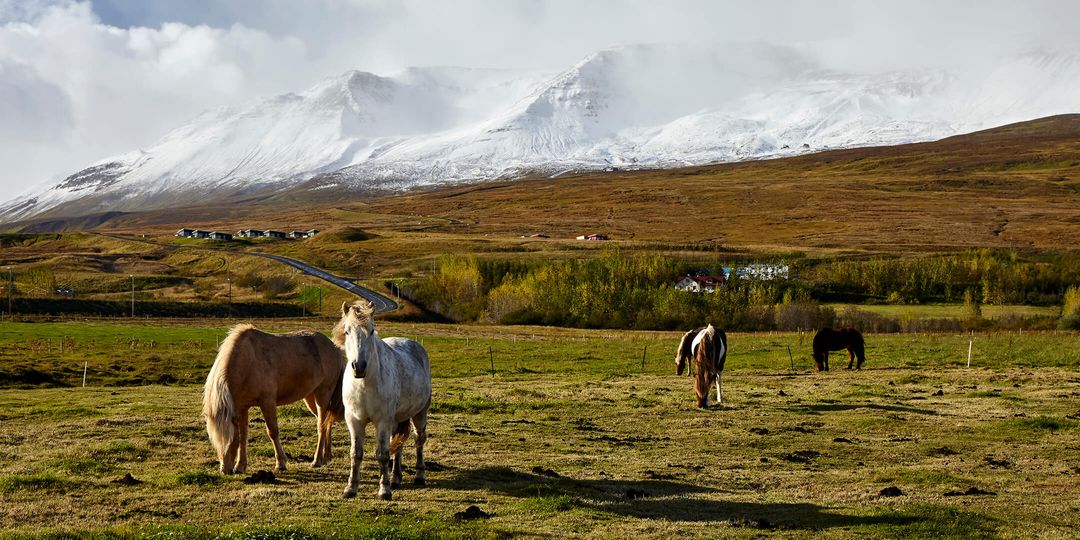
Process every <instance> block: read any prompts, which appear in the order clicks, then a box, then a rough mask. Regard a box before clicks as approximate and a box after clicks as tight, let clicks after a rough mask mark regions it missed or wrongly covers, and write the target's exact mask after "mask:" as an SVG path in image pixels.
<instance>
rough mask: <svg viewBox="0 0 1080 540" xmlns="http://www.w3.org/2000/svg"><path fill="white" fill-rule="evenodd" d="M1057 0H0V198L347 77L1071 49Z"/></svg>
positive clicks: (869, 60) (981, 58) (930, 58)
mask: <svg viewBox="0 0 1080 540" xmlns="http://www.w3.org/2000/svg"><path fill="white" fill-rule="evenodd" d="M1078 18H1080V4H1078V3H1075V2H1071V1H1068V0H1041V1H1040V0H1032V1H1027V2H1014V1H1005V0H956V1H953V2H939V1H928V0H912V1H907V2H892V3H884V2H865V1H860V0H822V1H815V2H801V1H779V0H774V1H763V2H742V1H714V0H681V1H673V2H656V1H655V0H589V1H586V2H582V1H580V0H517V1H505V0H455V1H435V0H305V1H303V2H297V1H295V0H185V1H182V2H177V1H175V0H94V1H93V3H89V2H75V1H72V0H0V99H2V100H3V101H4V103H0V160H2V161H0V200H5V199H7V198H9V197H12V196H14V195H16V194H17V193H18V192H20V191H24V190H25V189H26V188H28V187H29V186H30V185H31V184H33V183H36V182H38V181H41V180H44V179H48V178H56V177H58V176H63V175H65V174H69V173H71V172H74V171H76V170H78V169H79V168H81V167H83V166H86V165H88V164H90V163H92V162H94V161H97V160H100V159H103V158H105V157H108V156H110V155H114V154H117V153H121V152H125V151H129V150H133V149H137V148H139V147H141V146H146V145H148V144H150V143H152V142H153V141H154V140H156V139H157V138H159V137H161V136H162V135H164V134H165V133H166V132H167V131H168V130H169V129H171V128H174V127H177V126H178V125H180V124H182V123H184V122H185V121H187V120H189V119H190V118H192V117H194V116H196V115H197V114H198V113H200V112H201V111H203V110H205V109H208V108H215V107H220V106H225V105H237V104H244V103H248V102H250V101H252V100H254V99H257V98H258V97H266V96H269V95H273V94H278V93H284V92H288V91H299V90H303V89H304V88H307V87H308V86H310V85H312V84H314V83H315V82H317V81H318V80H319V79H322V78H324V77H328V76H332V75H335V74H338V73H341V72H343V71H345V70H347V69H362V70H368V71H373V72H376V73H383V74H390V73H393V72H396V71H398V70H400V69H402V68H404V67H408V66H414V65H461V66H476V67H506V68H526V69H545V70H558V69H564V68H566V67H567V66H569V65H572V64H573V63H575V62H576V61H578V60H580V59H581V58H582V57H584V56H585V55H587V54H589V53H591V52H594V51H596V50H598V49H601V48H604V47H607V46H611V45H615V44H630V43H643V42H651V43H656V42H690V43H707V42H719V41H725V42H726V41H757V42H767V43H783V44H798V45H799V46H800V47H801V49H800V50H802V51H805V52H807V53H808V54H812V55H813V56H814V57H816V58H817V59H818V60H819V62H820V63H821V64H822V65H824V66H826V67H833V68H837V69H846V70H860V71H885V70H890V69H898V68H905V67H921V66H930V65H941V64H951V65H963V66H968V67H969V69H973V70H977V69H979V67H978V66H980V65H982V64H984V63H986V62H989V61H993V60H994V59H996V58H1000V57H1001V55H1002V54H1008V53H1012V52H1015V51H1017V50H1023V49H1031V48H1039V47H1043V48H1069V49H1077V48H1080V32H1075V31H1074V29H1073V28H1072V27H1071V26H1072V24H1073V23H1074V21H1076V20H1077V19H1078Z"/></svg>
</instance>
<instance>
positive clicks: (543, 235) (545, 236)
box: [529, 232, 551, 238]
mask: <svg viewBox="0 0 1080 540" xmlns="http://www.w3.org/2000/svg"><path fill="white" fill-rule="evenodd" d="M529 238H551V237H550V236H548V235H546V234H544V233H542V232H538V233H534V234H530V235H529Z"/></svg>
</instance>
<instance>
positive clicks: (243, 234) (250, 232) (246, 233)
mask: <svg viewBox="0 0 1080 540" xmlns="http://www.w3.org/2000/svg"><path fill="white" fill-rule="evenodd" d="M236 236H237V237H239V238H262V237H263V236H266V235H264V234H263V231H260V230H257V229H242V230H239V231H236Z"/></svg>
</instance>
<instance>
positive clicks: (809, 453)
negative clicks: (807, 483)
mask: <svg viewBox="0 0 1080 540" xmlns="http://www.w3.org/2000/svg"><path fill="white" fill-rule="evenodd" d="M819 457H821V452H816V451H814V450H796V451H794V452H792V453H790V454H785V455H783V456H780V459H782V460H784V461H790V462H792V463H810V461H811V460H813V459H817V458H819Z"/></svg>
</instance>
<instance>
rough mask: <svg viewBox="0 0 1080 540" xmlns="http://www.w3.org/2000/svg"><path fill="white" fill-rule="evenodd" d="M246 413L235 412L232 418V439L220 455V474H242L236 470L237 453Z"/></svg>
mask: <svg viewBox="0 0 1080 540" xmlns="http://www.w3.org/2000/svg"><path fill="white" fill-rule="evenodd" d="M246 415H247V411H246V410H244V411H237V413H236V416H234V417H233V418H232V422H233V438H232V439H229V442H228V444H226V445H225V452H224V453H223V454H222V455H221V474H233V473H234V472H243V471H237V470H236V460H237V457H238V456H237V451H238V450H240V441H242V440H243V438H244V428H245V427H247V422H246V420H245V418H246Z"/></svg>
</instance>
